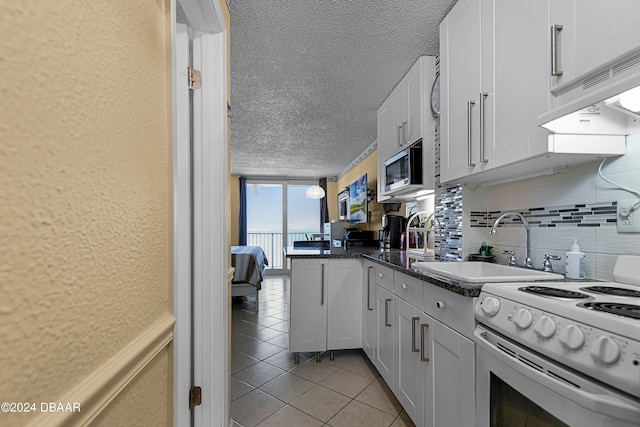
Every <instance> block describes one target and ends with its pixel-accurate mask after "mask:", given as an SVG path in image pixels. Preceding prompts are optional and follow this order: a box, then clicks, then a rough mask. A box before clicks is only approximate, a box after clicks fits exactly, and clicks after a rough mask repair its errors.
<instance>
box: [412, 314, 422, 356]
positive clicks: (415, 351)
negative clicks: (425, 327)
mask: <svg viewBox="0 0 640 427" xmlns="http://www.w3.org/2000/svg"><path fill="white" fill-rule="evenodd" d="M419 321H420V318H419V317H412V318H411V351H412V352H414V353H418V352H419V351H420V349H419V348H416V323H418V322H419Z"/></svg>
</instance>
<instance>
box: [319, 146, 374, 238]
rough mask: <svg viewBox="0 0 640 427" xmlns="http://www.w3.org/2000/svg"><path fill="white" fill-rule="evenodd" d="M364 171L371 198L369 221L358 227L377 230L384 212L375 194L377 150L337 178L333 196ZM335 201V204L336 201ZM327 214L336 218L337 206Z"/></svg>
mask: <svg viewBox="0 0 640 427" xmlns="http://www.w3.org/2000/svg"><path fill="white" fill-rule="evenodd" d="M365 173H366V174H367V188H369V189H370V190H371V192H372V194H373V200H372V201H371V202H369V223H368V224H362V225H361V226H360V227H361V229H363V230H373V231H376V232H377V231H378V230H381V229H382V214H383V213H384V212H383V210H382V205H380V204H378V203H377V202H376V195H377V192H378V190H377V188H378V150H375V151H373V152H372V153H371V154H370V155H369V157H367V158H366V159H364V160H363V161H362V162H361V163H359V164H358V165H357V166H356V167H355V168H353V169H352V170H350V171H349V172H348V173H347V174H346V175H345V176H343V177H342V178H340V179H339V180H338V182H337V183H336V196H334V198H337V193H340V192H341V191H343V190H344V188H345V187H348V186H349V185H350V184H352V183H353V182H354V181H355V180H356V179H358V178H360V177H361V176H362V175H364V174H365ZM335 203H336V204H337V201H336V202H335ZM329 216H330V217H331V219H337V217H338V210H337V207H336V208H335V210H334V211H333V213H332V212H331V211H329ZM374 237H375V238H376V239H377V238H378V235H377V233H376V234H374Z"/></svg>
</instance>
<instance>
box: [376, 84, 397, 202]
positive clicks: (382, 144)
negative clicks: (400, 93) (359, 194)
mask: <svg viewBox="0 0 640 427" xmlns="http://www.w3.org/2000/svg"><path fill="white" fill-rule="evenodd" d="M377 126H378V202H382V201H383V200H386V199H388V197H385V195H384V194H385V189H384V186H385V170H384V162H385V161H387V159H389V158H391V157H393V155H394V154H396V152H397V151H396V148H397V142H396V135H397V134H396V132H395V127H394V116H393V99H392V98H391V96H389V98H387V99H386V100H385V101H384V102H383V103H382V105H381V106H380V108H378V121H377Z"/></svg>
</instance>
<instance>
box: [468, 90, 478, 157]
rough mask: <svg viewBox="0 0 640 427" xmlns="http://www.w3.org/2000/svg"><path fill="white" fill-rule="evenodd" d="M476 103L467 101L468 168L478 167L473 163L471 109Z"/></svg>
mask: <svg viewBox="0 0 640 427" xmlns="http://www.w3.org/2000/svg"><path fill="white" fill-rule="evenodd" d="M475 103H476V102H475V101H467V166H475V165H476V164H475V163H473V162H472V161H471V108H472V107H473V106H474V105H475Z"/></svg>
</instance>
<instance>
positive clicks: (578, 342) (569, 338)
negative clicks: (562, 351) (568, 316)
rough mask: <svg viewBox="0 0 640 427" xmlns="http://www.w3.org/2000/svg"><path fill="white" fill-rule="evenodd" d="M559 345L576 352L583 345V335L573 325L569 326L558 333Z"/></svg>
mask: <svg viewBox="0 0 640 427" xmlns="http://www.w3.org/2000/svg"><path fill="white" fill-rule="evenodd" d="M558 339H559V340H560V343H561V344H562V345H563V346H565V347H567V348H568V349H571V350H578V349H579V348H581V347H582V346H583V345H584V333H582V331H581V330H580V329H578V327H577V326H575V325H569V326H567V327H566V328H564V329H563V330H562V331H560V336H559V337H558Z"/></svg>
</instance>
